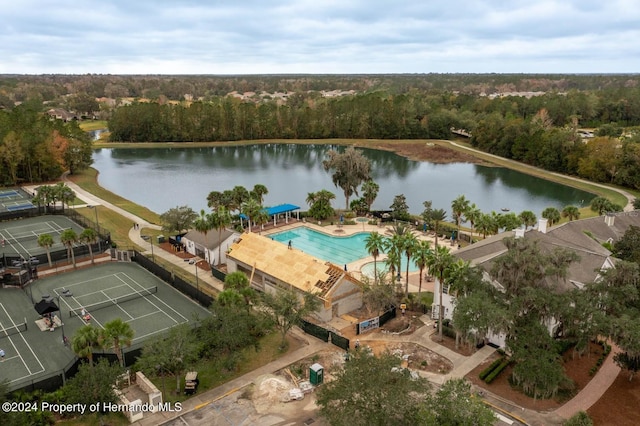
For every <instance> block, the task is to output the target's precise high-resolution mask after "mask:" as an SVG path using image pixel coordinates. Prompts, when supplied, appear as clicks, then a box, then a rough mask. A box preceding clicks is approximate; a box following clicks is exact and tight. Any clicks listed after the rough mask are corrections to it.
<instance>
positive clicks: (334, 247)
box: [269, 226, 418, 276]
mask: <svg viewBox="0 0 640 426" xmlns="http://www.w3.org/2000/svg"><path fill="white" fill-rule="evenodd" d="M368 236H369V232H359V233H357V234H353V235H350V236H348V237H335V236H333V235H329V234H325V233H323V232H318V231H316V230H313V229H311V228H307V227H306V226H301V227H299V228H295V229H292V230H290V231H284V232H279V233H277V234H272V235H270V236H269V237H271V239H273V240H275V241H279V242H281V243H283V244H289V241H291V245H292V246H293V248H297V249H300V250H302V251H303V252H305V253H307V254H310V255H311V256H314V257H317V258H318V259H323V260H327V261H329V262H331V263H334V264H336V265H346V264H347V263H351V262H353V261H356V260H359V259H362V258H365V257H368V256H370V255H369V252H368V251H367V243H366V239H367V237H368ZM406 262H407V258H406V256H403V259H402V272H403V273H404V271H405V270H406V269H405V268H406V264H407V263H406ZM384 264H385V263H384V261H381V260H379V261H378V270H380V268H382V267H384ZM364 266H367V265H364ZM368 268H370V273H371V275H372V276H373V262H371V266H369V267H368ZM417 270H418V268H417V267H416V265H415V263H414V262H413V261H411V263H410V264H409V272H415V271H417Z"/></svg>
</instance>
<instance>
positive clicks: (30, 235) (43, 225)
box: [0, 215, 83, 256]
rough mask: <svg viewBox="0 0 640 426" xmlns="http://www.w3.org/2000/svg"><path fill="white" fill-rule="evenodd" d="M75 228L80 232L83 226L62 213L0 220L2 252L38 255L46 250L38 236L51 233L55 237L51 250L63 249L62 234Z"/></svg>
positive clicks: (0, 250)
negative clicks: (39, 242) (39, 241)
mask: <svg viewBox="0 0 640 426" xmlns="http://www.w3.org/2000/svg"><path fill="white" fill-rule="evenodd" d="M66 229H73V230H74V231H76V233H77V234H80V233H81V232H82V230H83V228H82V227H81V226H80V225H78V224H77V223H75V222H73V221H72V220H71V219H69V218H68V217H66V216H62V215H45V216H37V217H31V218H26V219H19V220H11V221H6V222H0V252H2V253H5V254H7V255H14V254H16V253H17V254H19V255H21V256H25V255H26V256H37V255H39V254H43V253H45V252H46V250H45V249H44V248H43V247H40V246H39V245H38V237H39V236H40V235H42V234H49V235H51V236H52V237H53V246H51V248H50V250H51V251H52V252H53V251H56V250H63V249H64V245H63V244H62V243H61V242H60V234H61V233H62V232H64V231H65V230H66Z"/></svg>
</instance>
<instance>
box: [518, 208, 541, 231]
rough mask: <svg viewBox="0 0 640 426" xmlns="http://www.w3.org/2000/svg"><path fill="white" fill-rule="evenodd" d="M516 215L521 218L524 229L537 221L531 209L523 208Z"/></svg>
mask: <svg viewBox="0 0 640 426" xmlns="http://www.w3.org/2000/svg"><path fill="white" fill-rule="evenodd" d="M518 217H519V218H520V220H522V223H523V224H524V230H525V231H526V230H527V228H528V227H530V226H533V225H535V224H536V222H537V221H538V218H537V217H536V214H535V213H534V212H532V211H531V210H523V211H522V212H521V213H520V214H519V215H518Z"/></svg>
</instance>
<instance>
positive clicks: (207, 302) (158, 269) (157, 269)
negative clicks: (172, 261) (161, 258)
mask: <svg viewBox="0 0 640 426" xmlns="http://www.w3.org/2000/svg"><path fill="white" fill-rule="evenodd" d="M131 259H132V260H133V261H134V262H136V263H137V264H138V265H140V266H142V267H143V268H144V269H146V270H147V271H149V272H151V273H152V274H153V275H155V276H156V277H158V278H160V279H161V280H162V281H164V282H166V283H167V284H169V285H170V286H171V287H173V288H175V289H176V290H178V291H179V292H180V293H182V294H184V295H186V296H188V297H190V298H192V299H193V300H195V301H197V302H198V303H200V305H201V306H204V307H205V308H208V307H209V306H211V304H212V303H213V297H211V296H209V295H208V294H206V293H204V292H203V291H201V290H200V289H198V288H196V287H195V286H193V285H192V284H190V283H188V282H186V281H185V280H183V279H181V278H180V277H178V276H176V275H174V274H172V273H171V272H169V271H167V270H166V269H165V268H163V267H162V266H160V265H158V264H157V263H155V262H153V261H152V260H151V259H149V258H148V257H146V256H145V255H143V254H142V253H140V252H138V251H134V252H133V256H132V257H131Z"/></svg>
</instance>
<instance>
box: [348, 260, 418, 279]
mask: <svg viewBox="0 0 640 426" xmlns="http://www.w3.org/2000/svg"><path fill="white" fill-rule="evenodd" d="M375 263H377V265H376V266H377V267H376V269H377V270H378V275H382V274H385V273H387V272H388V271H389V268H388V267H387V264H386V263H385V261H384V260H378V262H375ZM401 265H402V267H401V271H400V273H401V275H402V276H403V277H404V274H405V272H407V258H406V256H405V257H404V258H403V259H402V263H401ZM373 269H374V262H369V263H365V264H364V265H362V267H361V268H360V272H362V275H366V276H367V277H369V278H373V277H374V273H373ZM419 270H420V269H419V268H418V267H417V266H416V264H415V263H414V262H413V261H411V263H410V264H409V272H417V271H419ZM397 272H398V271H396V273H397Z"/></svg>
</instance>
